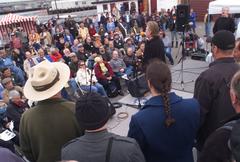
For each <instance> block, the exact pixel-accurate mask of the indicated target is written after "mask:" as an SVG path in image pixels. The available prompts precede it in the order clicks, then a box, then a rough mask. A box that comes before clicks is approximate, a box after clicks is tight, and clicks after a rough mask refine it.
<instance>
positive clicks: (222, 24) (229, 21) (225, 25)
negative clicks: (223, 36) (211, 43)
mask: <svg viewBox="0 0 240 162" xmlns="http://www.w3.org/2000/svg"><path fill="white" fill-rule="evenodd" d="M219 30H228V31H230V32H232V33H234V32H235V30H236V29H235V23H234V19H233V18H231V17H230V16H229V8H228V7H223V8H222V16H221V17H219V18H218V19H217V20H216V22H215V24H214V27H213V34H215V33H216V32H217V31H219Z"/></svg>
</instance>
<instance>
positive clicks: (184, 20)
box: [176, 4, 190, 32]
mask: <svg viewBox="0 0 240 162" xmlns="http://www.w3.org/2000/svg"><path fill="white" fill-rule="evenodd" d="M189 12H190V7H189V5H186V4H180V5H177V13H176V16H177V21H176V23H177V31H179V32H183V31H184V30H185V28H186V26H187V25H188V21H189Z"/></svg>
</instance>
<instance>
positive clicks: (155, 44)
mask: <svg viewBox="0 0 240 162" xmlns="http://www.w3.org/2000/svg"><path fill="white" fill-rule="evenodd" d="M155 58H158V59H160V60H161V61H163V62H166V60H165V50H164V44H163V41H162V39H160V38H159V37H153V38H152V39H151V40H149V41H148V42H147V43H146V46H145V50H144V58H143V64H144V66H145V67H146V66H147V64H148V63H149V61H150V60H151V59H155Z"/></svg>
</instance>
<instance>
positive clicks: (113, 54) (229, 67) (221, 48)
mask: <svg viewBox="0 0 240 162" xmlns="http://www.w3.org/2000/svg"><path fill="white" fill-rule="evenodd" d="M196 16H197V15H196V13H195V12H194V11H193V9H191V12H190V17H189V21H190V22H192V23H191V24H192V25H191V29H190V30H192V32H193V33H195V32H196V31H195V28H196ZM206 19H207V18H206ZM233 22H234V21H233V19H232V18H231V17H229V14H228V9H227V8H224V9H223V14H222V16H221V17H220V18H219V19H217V21H216V23H215V25H214V27H213V33H214V36H213V38H212V39H211V44H212V47H211V50H212V53H213V58H214V62H212V63H211V64H210V66H209V69H208V70H206V71H204V72H203V73H201V74H200V76H199V77H198V78H197V80H196V83H195V89H194V98H192V99H183V98H182V97H181V96H178V95H177V94H175V93H173V92H171V88H172V76H171V72H170V68H169V65H168V64H167V63H168V62H169V64H172V65H173V64H174V59H173V58H172V56H171V49H172V48H178V45H179V39H178V36H179V34H178V31H177V25H176V23H177V22H176V8H175V7H174V8H173V9H172V10H168V11H166V12H163V13H157V14H153V15H151V16H147V15H144V14H142V13H139V14H137V13H132V14H131V15H125V14H123V15H121V16H120V17H119V16H118V15H114V13H107V14H102V15H101V17H100V19H98V17H97V16H94V17H92V18H90V17H86V18H85V19H84V20H83V21H81V22H79V23H78V22H76V21H75V20H74V19H73V18H72V17H71V16H69V17H68V18H67V19H66V20H65V22H64V23H63V24H59V23H58V22H57V21H56V20H54V19H51V20H49V21H48V23H47V24H40V25H38V26H37V28H36V30H32V31H31V33H30V34H27V33H26V32H24V31H23V29H22V28H21V27H18V28H13V29H10V28H9V29H8V32H4V33H2V36H1V37H0V42H1V45H2V47H1V49H0V70H1V84H0V92H1V93H0V99H1V100H0V131H1V132H6V133H9V132H7V131H8V130H9V131H11V132H12V134H13V135H12V137H11V138H10V139H8V140H5V139H3V138H2V136H0V155H1V156H0V160H3V161H10V160H8V159H9V158H10V159H12V161H14V160H15V161H19V162H21V161H22V160H21V159H20V157H21V158H22V159H25V161H26V159H27V160H29V161H31V162H35V161H36V162H54V161H59V160H63V161H70V160H75V161H79V162H84V161H86V162H87V161H99V162H101V161H107V162H109V161H116V162H117V161H129V162H130V161H136V162H144V161H147V162H156V161H164V162H165V161H166V162H176V161H180V162H193V161H194V160H193V159H194V158H193V153H192V149H193V147H196V148H197V150H198V156H197V158H198V162H208V161H209V162H215V161H216V162H217V161H228V162H233V160H236V161H238V160H240V159H239V150H238V149H239V148H238V146H239V144H240V139H238V134H239V131H240V127H239V126H238V125H239V123H240V122H239V121H238V118H239V114H238V113H239V112H240V110H239V103H240V102H239V93H240V88H239V87H240V73H239V70H240V67H239V64H238V63H239V60H240V41H239V39H237V40H235V36H234V34H233V33H234V32H235V28H234V29H233V24H232V23H233ZM166 30H169V31H170V33H171V37H168V35H167V34H166ZM165 57H166V58H168V60H166V59H165ZM156 69H158V70H156ZM136 73H145V75H146V80H147V84H148V87H149V90H150V93H151V96H152V97H151V98H150V99H149V100H148V101H147V102H146V104H145V105H144V106H143V108H142V109H141V110H139V112H138V113H136V114H135V115H133V116H132V118H131V122H130V125H129V132H128V137H121V136H119V135H116V134H113V133H109V132H108V131H107V127H106V123H107V122H108V120H109V119H110V117H111V116H112V113H111V112H110V109H111V108H110V105H109V103H108V100H107V98H108V97H115V96H117V95H122V96H123V95H124V92H123V87H122V86H123V85H124V83H126V84H128V81H129V80H130V79H131V78H134V77H135V75H136ZM79 96H80V97H79ZM229 127H231V129H227V128H229ZM8 135H9V134H8ZM9 136H10V135H9ZM229 141H230V143H229ZM216 146H217V147H216ZM230 147H231V148H230ZM5 148H7V149H8V150H6V149H5ZM14 153H16V154H14ZM17 155H18V156H17Z"/></svg>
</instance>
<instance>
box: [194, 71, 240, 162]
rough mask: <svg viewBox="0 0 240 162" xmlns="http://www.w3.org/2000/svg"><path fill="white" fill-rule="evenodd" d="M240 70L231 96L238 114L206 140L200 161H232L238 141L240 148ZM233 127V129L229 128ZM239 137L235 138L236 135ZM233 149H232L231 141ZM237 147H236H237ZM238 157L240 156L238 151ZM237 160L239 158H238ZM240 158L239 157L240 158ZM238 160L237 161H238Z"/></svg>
mask: <svg viewBox="0 0 240 162" xmlns="http://www.w3.org/2000/svg"><path fill="white" fill-rule="evenodd" d="M239 87H240V72H237V73H236V74H235V75H234V77H233V79H232V82H231V89H230V96H231V102H232V106H233V107H234V110H235V111H236V113H237V114H236V115H234V116H233V117H231V118H230V119H228V120H227V123H226V124H225V125H224V126H223V127H221V128H219V129H217V130H216V131H215V132H213V133H212V134H211V135H210V136H209V137H208V139H207V140H206V142H205V144H204V147H203V150H202V153H201V156H200V157H199V162H227V161H229V162H230V161H231V159H232V153H233V154H234V151H235V147H234V145H236V143H238V146H237V147H238V149H239V133H238V132H239V130H240V127H239V124H238V123H239V122H240V89H239ZM228 128H232V129H228ZM236 133H237V134H238V136H236V137H237V138H234V136H235V135H236ZM229 142H230V143H231V146H232V148H231V150H230V145H229V144H230V143H229ZM237 147H236V148H237ZM236 154H237V155H236V157H239V150H238V153H237V152H236ZM236 160H237V159H236ZM238 160H239V158H238ZM238 160H237V161H238Z"/></svg>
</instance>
